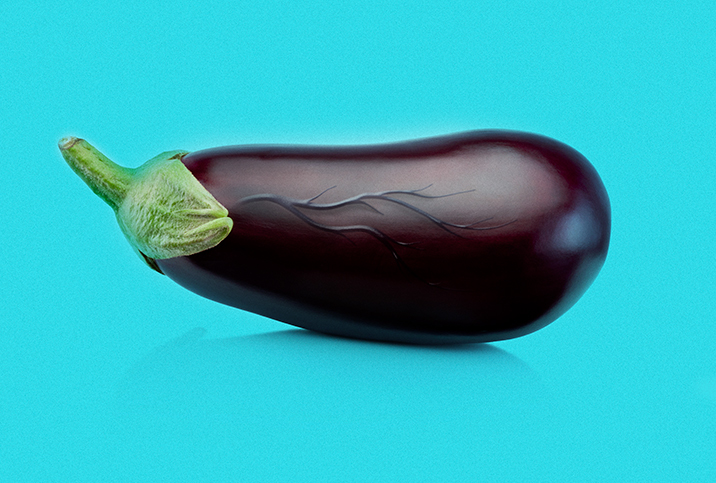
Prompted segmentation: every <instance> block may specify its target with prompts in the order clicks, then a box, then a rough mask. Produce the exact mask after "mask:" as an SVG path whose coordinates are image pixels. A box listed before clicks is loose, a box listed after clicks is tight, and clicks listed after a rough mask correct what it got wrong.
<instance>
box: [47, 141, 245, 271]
mask: <svg viewBox="0 0 716 483" xmlns="http://www.w3.org/2000/svg"><path fill="white" fill-rule="evenodd" d="M60 150H61V151H62V154H63V157H64V158H65V160H67V162H68V164H70V166H71V167H72V168H73V169H74V170H75V172H77V174H79V175H80V177H82V179H83V180H84V181H85V182H86V183H87V184H88V185H89V186H90V187H91V188H92V190H93V191H95V193H97V194H98V195H99V196H100V197H101V198H103V199H104V200H105V201H107V203H108V204H109V205H110V206H111V207H112V208H113V209H114V211H115V213H116V216H117V221H118V223H119V226H120V228H121V229H122V232H123V233H124V235H125V237H126V238H127V240H128V241H129V243H130V245H131V246H132V247H133V248H134V250H135V251H137V252H138V253H139V255H140V256H141V257H142V259H143V260H144V261H145V262H146V263H147V264H148V265H149V266H150V267H152V268H154V269H155V270H158V268H157V266H156V264H155V263H154V262H153V260H161V259H166V258H174V257H180V256H187V255H193V254H195V253H199V252H202V251H204V250H208V249H209V248H212V247H214V246H216V245H218V244H219V243H220V242H221V241H222V240H224V239H225V238H226V237H227V236H228V235H229V233H230V232H231V228H232V226H233V221H232V220H231V218H229V216H228V215H229V212H228V210H227V209H226V208H225V207H223V206H222V205H221V204H220V203H219V202H218V201H216V199H215V198H214V197H213V196H212V195H211V193H209V192H208V191H207V190H206V188H204V187H203V186H202V185H201V183H199V181H198V180H197V179H196V178H195V177H194V176H193V175H192V174H191V172H190V171H189V170H188V169H187V168H186V167H185V166H184V164H183V163H182V162H181V158H182V157H183V156H184V155H185V154H187V153H186V152H185V151H169V152H166V153H162V154H160V155H159V156H157V157H155V158H153V159H151V160H149V161H147V162H146V163H145V164H144V165H142V166H140V167H139V168H136V169H128V168H123V167H120V166H118V165H116V164H114V163H112V162H111V161H109V160H108V159H107V158H106V157H104V156H103V155H101V153H99V152H98V151H97V150H96V149H94V148H93V147H92V146H90V145H89V143H87V142H86V141H84V140H81V139H77V138H65V139H63V140H61V141H60Z"/></svg>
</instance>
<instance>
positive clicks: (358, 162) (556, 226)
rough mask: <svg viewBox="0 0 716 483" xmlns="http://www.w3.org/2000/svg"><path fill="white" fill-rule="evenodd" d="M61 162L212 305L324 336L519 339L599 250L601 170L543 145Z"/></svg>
mask: <svg viewBox="0 0 716 483" xmlns="http://www.w3.org/2000/svg"><path fill="white" fill-rule="evenodd" d="M60 149H61V152H62V154H63V156H64V157H65V159H66V160H67V162H68V163H69V164H70V166H71V167H72V168H73V169H74V170H75V171H76V172H77V173H78V174H79V175H80V176H81V177H82V178H83V179H84V180H85V182H87V183H88V184H89V185H90V187H91V188H92V189H93V190H94V191H95V193H97V194H98V195H99V196H100V197H102V198H103V199H104V200H105V201H106V202H107V203H108V204H109V205H110V206H112V208H113V209H114V210H115V212H116V214H117V219H118V222H119V225H120V227H121V229H122V231H123V232H124V234H125V236H126V237H127V239H128V240H129V242H130V244H131V245H132V246H133V247H134V248H135V250H136V251H137V253H138V254H139V255H140V256H141V258H142V259H143V260H144V261H145V262H146V263H147V264H148V265H149V266H150V267H152V268H154V269H155V270H156V271H158V272H160V273H163V274H165V275H167V276H168V277H169V278H171V279H172V280H174V281H175V282H177V283H179V284H180V285H182V286H184V287H185V288H187V289H189V290H191V291H193V292H195V293H197V294H199V295H202V296H204V297H206V298H208V299H211V300H215V301H217V302H221V303H223V304H227V305H230V306H234V307H237V308H240V309H243V310H247V311H250V312H254V313H256V314H260V315H263V316H266V317H269V318H272V319H275V320H278V321H281V322H285V323H287V324H291V325H294V326H298V327H302V328H305V329H309V330H313V331H317V332H322V333H325V334H332V335H337V336H345V337H352V338H360V339H369V340H376V341H388V342H399V343H413V344H450V343H468V342H469V343H472V342H490V341H497V340H504V339H510V338H514V337H519V336H522V335H525V334H528V333H531V332H534V331H535V330H538V329H540V328H542V327H544V326H546V325H547V324H549V323H551V322H552V321H554V320H555V319H556V318H558V317H559V316H560V315H562V314H563V313H564V312H565V311H566V310H567V309H569V308H570V307H571V306H572V305H573V304H574V303H575V302H576V301H577V300H578V299H579V297H580V296H581V295H582V294H583V293H584V292H585V291H586V289H587V288H588V286H589V285H590V284H591V283H592V281H593V280H594V279H595V277H596V276H597V274H598V272H599V271H600V269H601V267H602V266H603V264H604V261H605V259H606V255H607V250H608V246H609V236H610V225H611V221H610V207H609V199H608V196H607V192H606V190H605V188H604V185H603V183H602V181H601V179H600V178H599V175H598V174H597V172H596V171H595V169H594V167H593V166H592V165H591V164H590V163H589V162H588V161H587V160H586V159H585V158H584V157H583V156H582V155H581V154H579V153H578V152H577V151H575V150H574V149H572V148H571V147H569V146H567V145H565V144H562V143H560V142H558V141H555V140H553V139H550V138H547V137H544V136H541V135H537V134H530V133H524V132H515V131H495V130H491V131H487V130H485V131H471V132H465V133H458V134H452V135H446V136H439V137H432V138H427V139H420V140H412V141H406V142H399V143H392V144H378V145H365V146H283V145H244V146H230V147H223V148H216V149H208V150H203V151H197V152H192V153H187V152H184V151H170V152H167V153H163V154H161V155H159V156H157V157H156V158H154V159H152V160H150V161H149V162H147V163H146V164H145V165H143V166H141V167H140V168H136V169H128V168H122V167H120V166H118V165H116V164H114V163H112V162H111V161H109V159H107V158H106V157H104V156H103V155H102V154H101V153H99V152H98V151H97V150H96V149H95V148H93V147H92V146H91V145H90V144H88V143H87V142H86V141H84V140H81V139H77V138H63V139H62V140H61V141H60Z"/></svg>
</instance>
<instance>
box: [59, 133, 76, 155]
mask: <svg viewBox="0 0 716 483" xmlns="http://www.w3.org/2000/svg"><path fill="white" fill-rule="evenodd" d="M77 141H79V139H77V138H76V137H73V136H67V137H64V138H62V139H60V140H59V142H58V143H57V145H58V146H59V147H60V149H61V150H62V151H65V150H67V149H70V148H71V147H72V146H74V144H75V143H76V142H77Z"/></svg>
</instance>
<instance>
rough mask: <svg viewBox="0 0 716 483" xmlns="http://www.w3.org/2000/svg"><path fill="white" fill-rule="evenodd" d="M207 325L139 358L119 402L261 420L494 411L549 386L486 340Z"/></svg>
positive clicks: (531, 399) (126, 407) (530, 400)
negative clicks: (231, 330)
mask: <svg viewBox="0 0 716 483" xmlns="http://www.w3.org/2000/svg"><path fill="white" fill-rule="evenodd" d="M205 333H206V331H205V330H204V329H194V330H191V331H189V332H187V333H186V334H184V335H182V336H181V337H179V338H177V339H174V340H172V341H170V342H169V343H167V344H165V345H162V346H160V347H158V348H157V349H156V350H154V351H153V352H152V353H150V354H148V355H147V356H146V357H144V358H143V359H142V360H140V361H139V362H138V363H137V364H136V365H135V366H134V367H133V368H132V369H131V370H130V371H128V373H127V374H126V375H125V377H124V381H123V383H122V384H121V386H120V387H119V388H118V400H117V402H118V404H119V406H118V407H121V408H122V411H130V412H131V411H132V408H135V409H136V410H140V411H146V410H149V412H150V413H153V412H155V411H156V412H161V413H162V414H164V415H166V414H168V413H167V411H169V413H171V412H172V411H174V410H181V409H180V408H194V409H193V410H192V411H196V414H197V415H199V414H204V415H203V416H202V415H199V416H198V417H200V418H201V417H205V413H202V412H203V411H204V412H205V411H209V412H212V413H214V414H216V412H217V411H218V412H219V413H225V414H226V415H231V414H233V415H236V414H239V413H240V412H241V411H245V412H247V414H248V413H251V414H255V415H256V414H257V412H258V413H259V415H258V416H257V417H260V419H263V417H265V416H266V415H268V414H271V415H273V417H275V416H276V415H277V414H279V413H283V412H284V411H289V412H290V411H292V410H296V409H297V408H299V407H300V408H301V409H300V411H301V413H302V414H303V417H309V418H311V417H316V418H321V417H325V416H326V414H328V413H336V412H338V413H340V411H342V410H345V411H350V412H351V413H352V414H353V415H360V414H363V415H366V417H367V414H369V413H373V412H374V411H388V412H390V413H392V412H394V411H398V407H400V408H401V409H400V411H402V413H401V414H402V416H401V417H406V414H410V413H411V411H412V412H416V411H417V412H418V413H421V412H423V411H426V410H429V409H430V408H433V409H434V408H435V407H436V405H443V406H445V407H446V408H448V409H449V411H448V412H450V411H453V412H456V413H457V414H459V413H462V412H472V410H473V409H475V408H476V407H477V408H482V409H484V410H486V411H488V412H490V411H492V412H497V413H500V412H502V411H504V410H505V409H506V408H507V407H515V405H517V406H519V407H522V406H525V405H527V406H529V405H532V404H534V403H537V404H541V403H540V400H542V402H546V401H545V398H546V397H547V396H546V394H547V393H548V391H546V390H545V387H544V385H543V383H542V381H541V380H540V377H539V375H538V374H537V373H536V372H535V371H533V370H532V369H531V368H530V367H529V365H527V364H526V363H525V362H524V361H522V360H521V359H519V358H518V357H516V356H514V355H512V354H510V353H509V352H507V351H505V350H503V349H500V348H497V347H494V346H492V345H489V344H464V345H451V346H425V347H423V346H413V345H400V344H390V343H375V342H365V341H360V340H353V339H344V338H337V337H332V336H326V335H322V334H317V333H314V332H310V331H305V330H294V329H292V330H285V331H278V332H269V333H264V334H257V335H249V336H241V337H233V338H225V339H204V338H203V337H204V335H205ZM396 405H397V406H396ZM470 408H472V409H470ZM522 409H523V410H529V409H528V408H527V407H524V408H522ZM182 411H183V410H182ZM406 411H407V412H406ZM338 413H336V414H338ZM261 414H263V416H261Z"/></svg>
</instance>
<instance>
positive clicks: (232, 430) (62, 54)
mask: <svg viewBox="0 0 716 483" xmlns="http://www.w3.org/2000/svg"><path fill="white" fill-rule="evenodd" d="M170 4H171V2H153V1H147V0H142V1H134V0H132V1H128V2H115V4H114V6H112V5H110V6H107V5H106V3H97V4H93V3H90V2H73V1H65V2H32V1H25V2H19V1H15V0H10V1H9V2H7V1H6V2H3V4H2V6H0V119H1V120H2V121H1V122H2V128H1V129H0V146H1V149H2V184H1V188H0V201H1V203H2V211H1V213H2V214H1V215H0V216H1V217H2V230H0V242H1V244H2V245H1V246H2V250H0V267H1V270H2V277H1V279H0V280H1V281H0V283H1V284H2V287H1V290H0V306H1V307H2V308H1V312H0V328H1V329H2V337H0V481H3V482H5V481H6V482H85V481H87V482H89V481H102V482H135V481H172V482H184V481H186V482H205V481H207V482H209V481H245V482H268V481H291V482H299V481H318V482H324V481H325V482H344V481H345V482H363V481H366V482H367V481H370V482H452V481H520V482H522V481H527V482H576V481H579V482H590V481H651V482H656V481H659V482H661V481H664V482H673V481H714V480H715V479H716V329H715V328H714V318H715V316H716V302H715V301H714V300H715V298H714V288H715V287H716V284H715V282H714V280H715V277H714V262H715V260H716V257H714V250H713V247H714V235H715V234H716V229H715V228H714V227H715V226H716V216H715V210H714V202H713V199H714V193H715V188H714V180H716V163H715V162H714V153H716V122H715V121H716V96H715V95H714V88H715V87H716V50H715V49H714V45H716V28H714V26H715V25H716V7H714V5H713V2H710V1H702V2H698V1H682V2H659V1H656V2H655V1H653V0H652V1H641V2H639V1H626V2H623V1H620V2H608V1H600V0H596V1H593V2H557V1H554V2H549V1H506V2H505V1H503V2H480V1H475V0H472V1H462V0H451V1H449V2H448V1H434V2H430V1H420V2H418V1H412V2H411V1H406V0H404V1H398V0H381V1H370V0H369V1H360V2H359V1H352V0H348V1H305V2H286V1H277V0H263V1H262V2H242V1H239V2H228V1H227V2H214V1H208V2H201V3H195V2H183V3H180V4H178V5H170ZM481 128H509V129H519V130H526V131H533V132H538V133H541V134H545V135H548V136H551V137H554V138H557V139H559V140H561V141H563V142H565V143H567V144H570V145H572V146H573V147H575V148H576V149H578V150H579V151H581V152H582V153H583V154H584V155H585V156H586V157H587V158H588V159H590V160H591V162H592V163H593V164H594V166H595V167H596V168H597V170H598V171H599V173H600V174H601V176H602V178H603V180H604V183H605V185H606V187H607V189H608V191H609V194H610V197H611V201H612V210H613V235H612V245H611V250H610V253H609V256H608V259H607V262H606V265H605V266H604V268H603V270H602V272H601V274H600V276H599V277H598V278H597V280H596V281H595V283H594V284H593V286H592V287H591V288H590V289H589V291H588V292H587V293H586V295H585V296H584V297H583V298H582V299H581V300H580V301H579V302H578V303H577V304H576V305H575V307H574V308H573V309H572V310H570V311H569V312H568V313H567V314H565V315H564V316H563V317H561V318H560V319H559V320H557V321H556V322H554V323H553V324H552V325H550V326H548V327H547V328H545V329H543V330H541V331H539V332H537V333H534V334H532V335H529V336H526V337H523V338H520V339H516V340H512V341H505V342H499V343H494V344H485V345H468V346H459V347H439V348H430V347H404V346H395V345H385V344H372V343H366V342H360V341H351V340H343V339H336V338H330V337H325V336H320V335H315V334H311V333H308V332H306V331H300V330H292V329H290V327H288V326H285V325H283V324H280V323H278V322H274V321H271V320H267V319H264V318H261V317H259V316H256V315H253V314H250V313H245V312H242V311H239V310H236V309H232V308H228V307H223V306H221V305H219V304H216V303H213V302H210V301H207V300H205V299H202V298H200V297H198V296H196V295H194V294H192V293H189V292H187V291H185V290H184V289H182V288H181V287H179V286H178V285H176V284H174V283H173V282H171V281H170V280H168V279H167V278H165V277H162V276H160V275H158V274H156V273H154V272H152V271H151V270H149V269H147V268H146V267H145V266H144V265H143V264H142V263H141V262H140V261H139V260H138V259H137V257H136V255H135V254H134V253H133V252H132V251H131V249H130V248H129V246H128V245H127V244H126V243H125V241H124V239H123V237H122V235H121V233H120V231H119V229H118V228H117V226H116V223H115V222H114V219H113V216H112V212H111V210H110V209H109V208H108V207H107V206H105V205H103V203H102V202H101V201H100V200H99V199H98V198H96V197H95V196H94V195H93V194H92V193H91V192H90V191H89V189H87V187H86V186H85V185H84V184H82V182H81V181H80V180H79V179H78V178H77V177H76V176H75V175H74V173H72V172H71V170H70V169H69V168H68V167H67V166H66V165H65V163H64V162H63V160H62V158H61V157H60V154H59V152H58V150H57V147H56V142H57V140H58V139H59V138H60V137H62V136H66V135H77V136H82V137H85V138H87V139H88V140H90V141H91V142H92V143H94V144H95V145H96V146H97V147H99V148H100V149H101V150H103V151H104V152H105V153H106V154H107V155H108V156H110V157H111V158H112V159H114V160H115V161H117V162H119V163H121V164H125V165H127V166H138V165H139V164H141V163H142V162H144V161H146V160H147V159H149V158H151V157H153V156H154V155H156V154H158V153H160V152H162V151H167V150H173V149H187V150H197V149H203V148H209V147H215V146H221V145H226V144H240V143H317V144H324V143H325V144H328V143H363V142H383V141H394V140H401V139H409V138H415V137H421V136H428V135H437V134H444V133H450V132H456V131H462V130H468V129H481Z"/></svg>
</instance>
